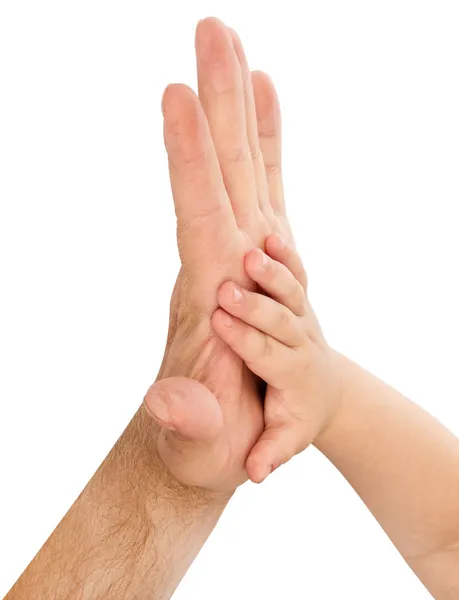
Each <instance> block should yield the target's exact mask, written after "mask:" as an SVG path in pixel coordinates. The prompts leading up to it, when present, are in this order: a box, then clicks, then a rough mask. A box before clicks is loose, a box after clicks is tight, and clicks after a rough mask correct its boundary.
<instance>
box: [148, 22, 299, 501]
mask: <svg viewBox="0 0 459 600" xmlns="http://www.w3.org/2000/svg"><path fill="white" fill-rule="evenodd" d="M195 46H196V56H197V69H198V92H199V97H197V96H196V95H195V93H194V92H193V90H191V89H190V88H189V87H187V86H186V85H184V84H171V85H169V86H167V88H166V90H165V92H164V96H163V115H164V141H165V145H166V149H167V153H168V161H169V172H170V181H171V187H172V194H173V197H174V203H175V210H176V215H177V239H178V247H179V253H180V258H181V263H182V266H181V269H180V273H179V275H178V278H177V282H176V285H175V288H174V292H173V295H172V300H171V313H170V326H169V336H168V341H167V346H166V351H165V355H164V359H163V363H162V366H161V369H160V372H159V375H158V378H157V381H156V382H155V384H153V386H152V387H151V388H150V389H149V391H148V392H147V395H146V397H145V406H146V408H147V410H148V412H149V413H150V414H151V415H152V416H153V417H154V418H155V420H156V421H157V423H159V425H160V429H159V437H158V449H159V452H160V455H161V457H162V460H163V461H164V463H165V465H166V466H167V468H168V469H169V471H170V472H171V473H172V474H173V475H174V476H175V477H176V478H177V479H178V480H179V481H181V482H183V483H185V484H189V485H196V486H200V487H204V488H209V489H212V490H219V491H232V490H234V489H235V488H236V487H237V486H238V485H239V484H240V483H242V482H244V481H245V480H246V479H247V471H246V468H245V463H246V459H247V456H248V454H249V453H250V450H251V449H252V447H253V446H254V444H255V443H256V441H257V439H258V438H259V436H260V434H261V433H262V431H263V429H264V419H263V390H262V387H261V385H260V383H261V382H260V381H259V380H257V378H256V377H255V376H254V375H253V374H252V373H251V372H250V371H249V370H248V369H247V368H246V366H245V365H244V363H243V362H242V361H241V359H240V358H239V357H237V356H236V354H234V353H233V351H232V350H231V349H230V348H229V347H228V346H227V345H226V344H225V343H224V342H222V341H221V340H220V339H219V338H218V337H217V336H216V335H215V333H214V331H213V328H212V324H211V319H212V317H213V315H214V313H215V310H216V309H217V306H218V305H217V290H218V288H219V286H220V285H221V284H222V283H223V282H224V281H225V280H228V279H231V280H232V281H235V282H236V283H239V284H240V285H242V286H244V287H246V288H250V287H252V289H253V283H251V282H250V280H249V279H248V277H247V275H246V274H245V272H244V268H243V257H244V255H245V254H246V253H247V252H248V251H249V250H251V249H252V248H254V247H261V248H262V247H263V243H264V240H265V238H266V236H267V235H269V234H270V233H274V232H278V233H280V234H281V235H282V236H283V237H284V238H285V239H286V241H288V242H290V243H292V244H293V239H292V236H291V230H290V227H289V224H288V221H287V218H286V214H285V205H284V199H283V185H282V177H281V121H280V108H279V102H278V98H277V94H276V90H275V88H274V86H273V84H272V82H271V80H270V78H269V77H268V76H267V75H265V74H264V73H262V72H260V71H254V72H253V73H251V72H250V70H249V68H248V65H247V61H246V58H245V54H244V50H243V47H242V44H241V41H240V39H239V36H238V35H237V33H236V32H235V31H233V30H232V29H230V28H228V27H226V26H225V24H224V23H222V22H221V21H220V20H219V19H217V18H215V17H209V18H207V19H204V20H203V21H200V22H199V23H198V26H197V29H196V40H195ZM219 318H222V317H221V316H220V317H219Z"/></svg>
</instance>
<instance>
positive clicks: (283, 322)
mask: <svg viewBox="0 0 459 600" xmlns="http://www.w3.org/2000/svg"><path fill="white" fill-rule="evenodd" d="M290 325H291V320H290V315H289V313H288V312H287V311H286V310H281V311H280V312H279V313H278V315H277V326H278V328H279V329H280V330H282V331H284V330H285V329H288V328H290Z"/></svg>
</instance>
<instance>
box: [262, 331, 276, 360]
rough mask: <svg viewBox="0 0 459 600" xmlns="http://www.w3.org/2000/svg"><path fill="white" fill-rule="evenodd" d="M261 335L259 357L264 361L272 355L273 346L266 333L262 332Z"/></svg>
mask: <svg viewBox="0 0 459 600" xmlns="http://www.w3.org/2000/svg"><path fill="white" fill-rule="evenodd" d="M262 336H263V337H262V342H261V349H260V358H261V359H262V360H264V361H266V360H268V359H269V358H271V356H272V355H273V350H274V348H273V343H272V341H271V338H270V337H269V336H268V335H264V334H262Z"/></svg>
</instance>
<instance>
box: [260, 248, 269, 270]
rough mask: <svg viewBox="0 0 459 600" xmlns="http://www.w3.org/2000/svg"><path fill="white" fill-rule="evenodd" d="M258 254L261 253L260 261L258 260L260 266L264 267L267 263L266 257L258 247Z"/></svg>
mask: <svg viewBox="0 0 459 600" xmlns="http://www.w3.org/2000/svg"><path fill="white" fill-rule="evenodd" d="M258 254H259V255H261V261H260V259H258V260H259V264H260V266H261V267H266V266H267V264H268V257H267V256H266V254H265V253H264V252H263V250H260V249H259V248H258Z"/></svg>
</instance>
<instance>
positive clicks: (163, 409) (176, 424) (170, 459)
mask: <svg viewBox="0 0 459 600" xmlns="http://www.w3.org/2000/svg"><path fill="white" fill-rule="evenodd" d="M144 405H145V407H146V409H147V413H148V414H149V415H150V416H151V417H152V418H153V419H154V420H155V421H156V422H157V423H158V424H159V425H160V426H161V428H162V429H161V432H160V435H159V438H158V451H159V454H160V456H161V458H162V460H163V461H164V463H165V465H166V467H167V468H168V469H169V471H171V473H172V474H173V475H174V476H175V477H176V478H177V479H179V480H180V481H182V483H185V484H188V485H197V486H204V487H206V486H207V485H209V484H211V480H212V477H213V471H214V469H213V468H212V462H213V461H212V455H213V454H214V452H213V449H214V447H215V446H216V445H217V444H218V441H219V438H220V436H221V433H222V431H223V423H224V422H223V413H222V409H221V407H220V404H219V402H218V400H217V398H216V397H215V396H214V394H213V393H212V392H211V391H210V390H209V389H208V388H207V387H205V386H204V385H203V384H201V383H199V382H198V381H196V380H194V379H188V378H186V377H169V378H167V379H162V380H160V381H158V382H156V383H154V384H153V385H152V386H151V387H150V388H149V389H148V391H147V393H146V395H145V398H144ZM218 454H219V453H218V452H217V453H216V456H215V458H216V459H218ZM218 466H219V465H217V464H216V465H215V469H217V468H218Z"/></svg>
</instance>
